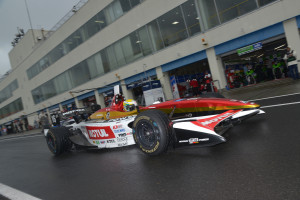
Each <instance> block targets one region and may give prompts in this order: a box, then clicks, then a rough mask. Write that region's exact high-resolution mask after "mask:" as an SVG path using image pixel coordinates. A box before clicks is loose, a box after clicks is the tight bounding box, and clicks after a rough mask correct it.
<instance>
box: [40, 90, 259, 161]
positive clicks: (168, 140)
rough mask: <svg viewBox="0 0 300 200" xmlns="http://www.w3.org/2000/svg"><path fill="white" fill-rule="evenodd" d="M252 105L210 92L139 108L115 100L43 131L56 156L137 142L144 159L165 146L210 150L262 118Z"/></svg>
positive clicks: (123, 100) (118, 98) (132, 102)
mask: <svg viewBox="0 0 300 200" xmlns="http://www.w3.org/2000/svg"><path fill="white" fill-rule="evenodd" d="M259 107H260V106H259V105H258V104H256V103H253V102H246V101H238V100H233V99H225V98H224V97H222V95H220V94H217V93H211V94H208V95H202V96H200V97H197V98H182V99H174V100H170V101H166V102H156V103H154V104H152V105H150V106H146V107H139V106H138V105H137V104H136V102H135V101H134V100H132V99H129V100H125V99H124V97H123V96H122V95H120V94H117V95H115V96H114V98H113V100H112V104H111V106H110V107H107V108H103V109H100V110H98V111H96V112H94V113H92V114H88V113H87V112H85V111H84V110H82V109H81V110H79V111H78V112H73V113H74V114H73V119H74V121H75V123H73V124H69V125H66V126H62V127H53V128H51V129H50V130H49V131H48V132H46V133H45V136H46V141H47V145H48V147H49V149H50V151H51V152H52V153H53V154H54V155H56V156H57V155H60V154H62V153H63V152H65V151H69V150H72V149H74V148H75V149H76V148H78V147H79V148H81V147H84V148H90V149H95V148H96V149H101V148H115V147H124V146H129V145H134V144H136V145H137V147H138V148H139V149H140V150H141V151H142V152H144V153H145V154H147V155H159V154H162V153H164V152H166V151H167V150H168V148H169V147H172V148H180V147H186V146H195V145H197V146H200V147H203V146H213V145H216V144H220V143H223V142H226V139H225V138H224V137H223V136H222V134H223V133H224V132H225V131H226V130H228V129H229V128H231V127H233V126H234V125H236V124H239V123H241V121H242V120H244V119H246V118H248V117H251V116H254V115H256V114H262V113H264V111H262V110H260V109H259Z"/></svg>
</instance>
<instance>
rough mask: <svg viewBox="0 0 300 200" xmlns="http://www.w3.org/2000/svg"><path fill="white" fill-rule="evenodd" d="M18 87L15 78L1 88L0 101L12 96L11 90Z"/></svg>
mask: <svg viewBox="0 0 300 200" xmlns="http://www.w3.org/2000/svg"><path fill="white" fill-rule="evenodd" d="M18 88H19V85H18V81H17V79H15V80H14V81H13V82H11V83H10V84H9V85H7V86H6V87H5V88H4V89H3V90H1V91H0V103H2V102H4V101H5V100H7V99H9V98H10V97H12V96H13V92H14V91H15V90H16V89H18Z"/></svg>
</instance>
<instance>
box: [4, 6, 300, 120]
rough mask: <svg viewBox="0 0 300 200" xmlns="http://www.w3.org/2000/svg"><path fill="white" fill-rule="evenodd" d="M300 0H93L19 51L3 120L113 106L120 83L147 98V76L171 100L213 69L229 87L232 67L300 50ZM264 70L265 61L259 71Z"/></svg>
mask: <svg viewBox="0 0 300 200" xmlns="http://www.w3.org/2000/svg"><path fill="white" fill-rule="evenodd" d="M299 28H300V1H298V0H246V1H245V0H227V1H222V0H102V1H97V0H89V1H87V2H86V3H85V4H84V5H83V6H82V7H81V8H80V9H78V10H76V12H75V11H74V12H73V15H72V16H71V17H70V18H69V19H68V20H67V21H66V22H65V23H64V24H63V25H61V26H60V27H59V28H58V29H57V30H56V31H55V32H52V33H51V34H47V32H46V31H42V30H29V31H28V32H27V33H26V34H25V36H24V37H23V38H22V40H21V41H20V42H19V43H18V44H17V45H16V46H15V47H14V48H13V49H12V51H11V52H10V54H9V57H10V62H11V65H12V69H13V70H12V72H11V73H10V74H9V75H7V77H6V78H5V79H4V80H2V81H1V83H0V97H1V99H0V124H2V125H5V124H6V125H9V124H10V123H11V122H12V121H14V120H15V119H18V118H20V117H21V116H22V117H26V118H27V120H28V122H29V124H30V125H33V123H34V121H35V120H38V117H37V116H38V113H39V112H41V111H45V112H47V113H48V114H49V116H50V114H51V112H54V111H56V110H61V111H62V110H66V109H70V108H72V107H83V106H86V105H89V104H91V103H97V104H100V105H101V106H102V107H105V106H107V105H108V103H109V100H110V98H111V96H112V94H113V92H112V89H113V86H114V85H120V86H121V88H122V92H123V94H124V96H125V97H126V98H135V99H139V101H140V102H143V100H142V97H141V96H142V93H143V86H144V85H143V84H144V83H145V80H149V79H151V80H158V81H159V83H160V85H161V86H162V90H163V93H164V98H165V99H167V100H169V99H173V98H174V97H175V96H174V91H173V90H174V83H173V82H172V83H171V81H170V80H171V79H173V80H175V82H176V84H177V85H176V86H177V87H178V90H179V93H181V94H180V96H182V95H183V93H184V92H186V91H187V90H188V87H189V86H188V85H187V82H188V80H193V79H196V80H198V81H199V79H201V78H203V76H204V75H205V74H208V73H209V74H211V75H212V78H213V80H215V81H216V85H217V86H218V87H219V89H222V88H226V87H227V88H228V85H230V83H229V82H230V80H229V79H228V74H229V73H230V71H232V70H238V71H243V70H244V72H245V71H246V69H245V67H246V68H249V69H250V68H251V67H255V66H259V65H260V66H262V67H263V66H266V67H267V66H268V65H270V63H272V65H274V63H276V64H277V63H280V62H281V61H280V60H282V57H283V55H284V54H285V49H286V47H287V45H289V46H291V47H292V49H294V50H295V51H297V52H300V39H299ZM257 68H258V67H257Z"/></svg>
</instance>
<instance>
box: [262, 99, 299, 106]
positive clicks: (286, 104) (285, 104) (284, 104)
mask: <svg viewBox="0 0 300 200" xmlns="http://www.w3.org/2000/svg"><path fill="white" fill-rule="evenodd" d="M299 103H300V101H297V102H292V103H282V104H275V105H269V106H262V107H260V108H271V107H278V106H288V105H294V104H299Z"/></svg>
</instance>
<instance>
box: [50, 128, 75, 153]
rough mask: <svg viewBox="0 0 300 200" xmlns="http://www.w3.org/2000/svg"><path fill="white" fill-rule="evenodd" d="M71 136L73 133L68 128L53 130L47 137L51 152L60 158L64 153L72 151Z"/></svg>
mask: <svg viewBox="0 0 300 200" xmlns="http://www.w3.org/2000/svg"><path fill="white" fill-rule="evenodd" d="M70 135H71V133H70V131H69V129H67V128H66V127H54V128H51V129H50V130H49V131H48V133H47V136H46V141H47V145H48V148H49V150H50V151H51V152H52V153H53V154H54V155H55V156H59V155H61V154H62V153H63V152H65V151H68V150H70V149H71V148H72V142H71V141H70V140H69V136H70Z"/></svg>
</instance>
